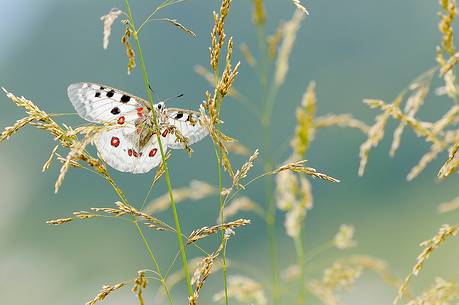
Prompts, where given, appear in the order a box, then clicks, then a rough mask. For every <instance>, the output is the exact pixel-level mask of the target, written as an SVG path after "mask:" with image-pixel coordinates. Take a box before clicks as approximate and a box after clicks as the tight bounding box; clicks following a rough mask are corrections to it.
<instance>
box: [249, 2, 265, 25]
mask: <svg viewBox="0 0 459 305" xmlns="http://www.w3.org/2000/svg"><path fill="white" fill-rule="evenodd" d="M252 20H253V23H254V24H256V25H263V24H264V23H265V22H266V14H265V8H264V7H263V0H253V17H252Z"/></svg>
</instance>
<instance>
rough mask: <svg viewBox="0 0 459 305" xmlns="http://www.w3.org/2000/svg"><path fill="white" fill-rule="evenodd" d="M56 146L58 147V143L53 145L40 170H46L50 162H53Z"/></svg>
mask: <svg viewBox="0 0 459 305" xmlns="http://www.w3.org/2000/svg"><path fill="white" fill-rule="evenodd" d="M58 148H59V145H56V146H54V148H53V150H52V151H51V155H50V156H49V158H48V160H46V162H45V164H43V167H42V169H41V171H42V172H45V171H47V170H48V169H49V168H50V167H51V164H52V163H53V160H54V156H55V154H56V152H57V149H58Z"/></svg>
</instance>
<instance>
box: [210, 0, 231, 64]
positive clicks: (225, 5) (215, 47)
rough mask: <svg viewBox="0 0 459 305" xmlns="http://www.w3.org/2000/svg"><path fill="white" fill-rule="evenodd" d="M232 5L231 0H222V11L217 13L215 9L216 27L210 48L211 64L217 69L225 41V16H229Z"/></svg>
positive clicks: (212, 34) (213, 29) (212, 32)
mask: <svg viewBox="0 0 459 305" xmlns="http://www.w3.org/2000/svg"><path fill="white" fill-rule="evenodd" d="M230 6H231V0H222V4H221V6H220V13H219V14H217V13H216V12H215V11H214V22H215V24H214V27H213V28H212V31H211V34H210V36H211V47H210V48H209V50H210V66H211V67H212V68H213V69H214V71H216V70H217V66H218V63H219V61H220V52H221V49H222V47H223V44H224V43H225V37H226V34H225V31H224V29H223V27H224V25H225V18H226V16H228V13H229V8H230Z"/></svg>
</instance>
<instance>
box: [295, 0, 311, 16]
mask: <svg viewBox="0 0 459 305" xmlns="http://www.w3.org/2000/svg"><path fill="white" fill-rule="evenodd" d="M292 2H293V4H294V5H295V6H296V8H297V9H298V10H300V11H302V12H303V13H304V14H306V15H309V12H308V10H307V9H306V8H305V7H304V5H303V4H301V1H300V0H292Z"/></svg>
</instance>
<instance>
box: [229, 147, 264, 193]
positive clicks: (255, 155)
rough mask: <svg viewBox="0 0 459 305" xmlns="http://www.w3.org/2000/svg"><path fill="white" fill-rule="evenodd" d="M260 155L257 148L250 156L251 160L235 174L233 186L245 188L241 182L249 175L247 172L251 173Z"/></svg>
mask: <svg viewBox="0 0 459 305" xmlns="http://www.w3.org/2000/svg"><path fill="white" fill-rule="evenodd" d="M258 155H259V151H258V149H255V151H254V152H253V154H252V155H251V156H250V157H249V160H247V162H246V163H244V164H243V165H242V167H241V169H238V170H237V171H236V173H235V174H234V176H233V186H235V187H239V188H244V186H243V185H242V184H241V183H240V182H241V180H242V179H245V178H246V177H247V174H248V173H249V171H250V169H251V168H252V167H253V163H254V162H255V160H256V159H257V158H258Z"/></svg>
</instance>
